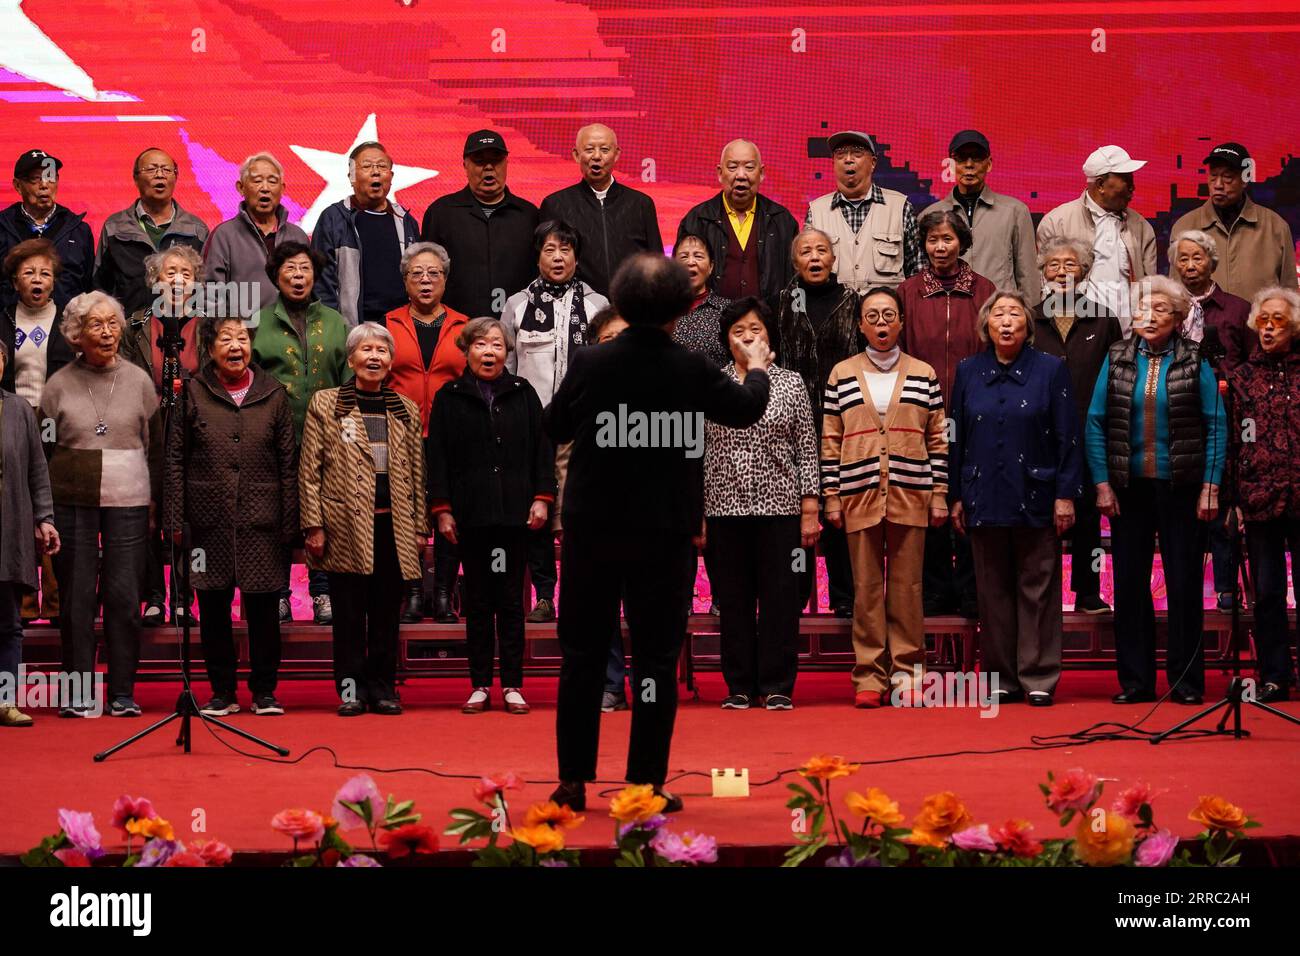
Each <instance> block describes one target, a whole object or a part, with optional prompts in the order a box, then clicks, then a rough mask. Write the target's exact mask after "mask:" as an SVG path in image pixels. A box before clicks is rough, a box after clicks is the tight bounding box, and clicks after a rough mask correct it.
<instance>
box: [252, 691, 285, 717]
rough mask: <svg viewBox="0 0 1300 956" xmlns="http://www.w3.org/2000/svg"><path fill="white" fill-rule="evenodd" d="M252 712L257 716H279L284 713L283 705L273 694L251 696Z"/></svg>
mask: <svg viewBox="0 0 1300 956" xmlns="http://www.w3.org/2000/svg"><path fill="white" fill-rule="evenodd" d="M253 713H254V714H256V715H257V716H258V717H279V716H280V715H281V714H283V713H284V706H283V705H282V704H281V703H280V702H279V701H278V700H276V699H275V695H274V694H258V695H257V696H256V697H254V698H253Z"/></svg>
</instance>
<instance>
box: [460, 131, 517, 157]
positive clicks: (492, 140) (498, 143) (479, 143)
mask: <svg viewBox="0 0 1300 956" xmlns="http://www.w3.org/2000/svg"><path fill="white" fill-rule="evenodd" d="M485 149H499V150H501V152H503V153H509V152H510V150H508V149H506V141H505V138H504V137H503V136H502V135H501V134H500V133H498V132H497V131H496V130H494V129H481V130H478V131H477V132H474V133H470V134H469V136H467V137H465V155H466V156H469V155H470V154H471V153H481V152H483V151H484V150H485Z"/></svg>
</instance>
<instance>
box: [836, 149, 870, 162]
mask: <svg viewBox="0 0 1300 956" xmlns="http://www.w3.org/2000/svg"><path fill="white" fill-rule="evenodd" d="M831 155H832V156H834V157H835V158H836V159H844V158H845V157H852V158H853V159H861V158H862V157H863V156H865V155H867V148H866V147H865V146H839V147H837V148H836V150H835V152H833V153H832V154H831Z"/></svg>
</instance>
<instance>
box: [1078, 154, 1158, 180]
mask: <svg viewBox="0 0 1300 956" xmlns="http://www.w3.org/2000/svg"><path fill="white" fill-rule="evenodd" d="M1146 164H1147V161H1146V160H1145V159H1134V158H1133V157H1131V156H1129V154H1128V150H1126V149H1123V148H1121V147H1119V146H1103V147H1101V149H1097V150H1093V152H1092V155H1090V156H1089V157H1088V158H1087V159H1086V160H1084V163H1083V174H1084V175H1085V176H1087V177H1088V178H1089V179H1096V178H1097V177H1098V176H1106V175H1108V174H1110V173H1135V172H1137V171H1138V170H1139V169H1141V168H1142V167H1143V166H1145V165H1146Z"/></svg>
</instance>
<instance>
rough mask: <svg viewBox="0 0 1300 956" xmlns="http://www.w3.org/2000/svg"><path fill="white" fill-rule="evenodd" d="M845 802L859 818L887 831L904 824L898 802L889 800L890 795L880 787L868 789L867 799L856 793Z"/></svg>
mask: <svg viewBox="0 0 1300 956" xmlns="http://www.w3.org/2000/svg"><path fill="white" fill-rule="evenodd" d="M844 802H845V803H847V804H848V805H849V809H850V810H851V811H853V812H854V813H855V814H857V815H858V816H860V817H865V818H866V819H867V820H868V822H870V823H874V824H877V825H878V826H882V827H884V828H885V829H889V828H890V827H896V826H898V825H899V824H900V823H902V822H903V814H902V812H900V811H899V809H898V802H897V801H896V800H891V799H889V794H887V793H885V791H883V790H881V789H880V788H879V787H870V788H868V790H867V795H866V796H865V797H864V796H863V795H862V794H860V793H858V792H856V791H854V792H852V793H850V794H849V795H848V796H847V797H845V798H844Z"/></svg>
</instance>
